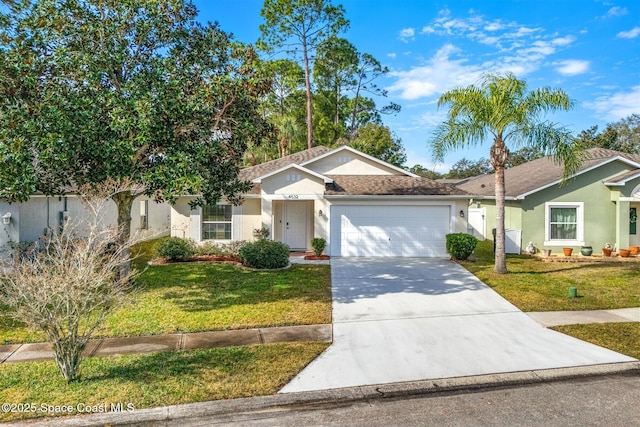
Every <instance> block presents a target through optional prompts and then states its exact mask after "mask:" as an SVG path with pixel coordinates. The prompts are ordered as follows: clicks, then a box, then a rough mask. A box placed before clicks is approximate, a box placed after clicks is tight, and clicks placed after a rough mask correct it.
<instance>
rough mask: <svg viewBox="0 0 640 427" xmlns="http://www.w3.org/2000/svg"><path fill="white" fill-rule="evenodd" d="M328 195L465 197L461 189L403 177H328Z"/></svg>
mask: <svg viewBox="0 0 640 427" xmlns="http://www.w3.org/2000/svg"><path fill="white" fill-rule="evenodd" d="M327 176H328V177H329V178H331V179H333V184H327V190H326V192H325V194H326V195H349V196H353V195H376V196H388V195H393V196H465V195H467V193H466V192H465V191H463V190H461V189H459V188H456V187H453V186H450V185H444V184H440V183H438V182H435V181H432V180H430V179H427V178H413V177H410V176H402V175H327Z"/></svg>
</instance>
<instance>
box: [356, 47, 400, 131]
mask: <svg viewBox="0 0 640 427" xmlns="http://www.w3.org/2000/svg"><path fill="white" fill-rule="evenodd" d="M357 63H358V65H357V68H356V72H355V84H354V85H353V92H354V98H353V102H352V109H351V122H350V123H349V135H350V136H352V137H355V135H356V133H357V131H358V116H359V115H361V114H362V112H363V111H368V109H367V106H366V105H367V104H366V102H362V101H363V95H362V94H363V92H366V93H369V94H372V95H376V96H381V97H386V96H387V91H386V90H384V89H381V88H379V87H378V86H377V85H376V84H375V83H374V81H375V80H376V79H377V78H378V77H380V76H382V75H385V74H387V73H388V72H389V69H388V68H387V67H383V66H382V65H381V64H380V62H379V61H378V60H377V59H375V58H374V57H373V56H372V55H370V54H368V53H358V61H357ZM365 99H366V98H365ZM374 105H375V103H374ZM369 110H370V108H369ZM377 112H378V113H382V114H397V113H399V112H400V105H398V104H396V103H394V102H392V103H390V104H389V105H386V106H384V107H383V108H382V109H381V110H379V111H377Z"/></svg>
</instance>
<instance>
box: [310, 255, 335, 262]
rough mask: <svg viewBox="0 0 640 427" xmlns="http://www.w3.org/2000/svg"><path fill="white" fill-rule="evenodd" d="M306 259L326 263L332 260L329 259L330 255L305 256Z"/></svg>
mask: <svg viewBox="0 0 640 427" xmlns="http://www.w3.org/2000/svg"><path fill="white" fill-rule="evenodd" d="M304 259H305V260H313V261H326V260H328V259H330V257H329V255H320V256H315V255H305V256H304Z"/></svg>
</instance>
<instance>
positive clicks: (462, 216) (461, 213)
mask: <svg viewBox="0 0 640 427" xmlns="http://www.w3.org/2000/svg"><path fill="white" fill-rule="evenodd" d="M460 218H464V211H463V210H462V209H460Z"/></svg>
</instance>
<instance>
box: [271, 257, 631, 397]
mask: <svg viewBox="0 0 640 427" xmlns="http://www.w3.org/2000/svg"><path fill="white" fill-rule="evenodd" d="M331 278H332V292H333V339H334V341H333V344H332V345H331V347H329V348H328V349H327V350H326V351H325V352H324V353H323V354H322V355H320V356H319V357H318V358H317V359H316V360H314V361H313V362H312V363H310V364H309V366H307V367H306V368H305V369H304V370H303V371H302V372H300V374H298V375H297V376H296V377H295V378H294V379H293V380H292V381H291V382H290V383H289V384H287V385H286V386H285V387H284V388H283V389H282V390H281V392H283V393H288V392H298V391H311V390H326V389H332V388H341V387H351V386H360V385H371V384H384V383H394V382H402V381H417V380H427V379H437V378H451V377H463V376H472V375H484V374H495V373H505V372H518V371H529V370H539V369H552V368H566V367H575V366H588V365H600V364H608V363H622V362H631V361H635V359H633V358H630V357H627V356H624V355H621V354H618V353H615V352H613V351H610V350H607V349H604V348H601V347H598V346H595V345H592V344H589V343H586V342H584V341H580V340H577V339H575V338H572V337H569V336H566V335H563V334H560V333H557V332H554V331H552V330H549V329H546V328H544V327H542V326H541V325H539V324H538V323H536V322H535V321H534V320H532V319H530V318H529V317H528V316H527V315H526V314H524V313H523V312H521V311H520V310H518V309H517V308H516V307H515V306H513V305H512V304H510V303H509V302H507V301H506V300H505V299H504V298H502V297H501V296H500V295H498V294H497V293H495V292H494V291H493V290H492V289H491V288H489V287H488V286H487V285H485V284H484V283H482V282H481V281H479V280H478V279H477V278H476V277H475V276H473V275H472V274H470V273H469V272H467V271H466V270H465V269H463V268H462V267H460V266H459V265H458V264H456V263H453V262H451V261H450V260H448V259H432V258H336V259H333V260H332V261H331Z"/></svg>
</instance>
